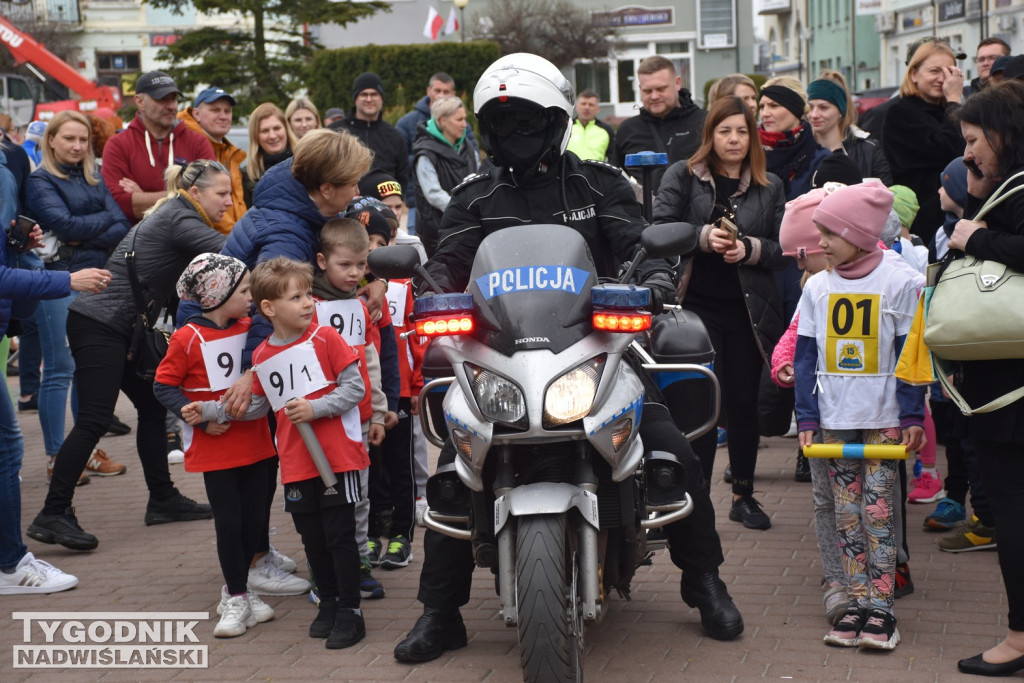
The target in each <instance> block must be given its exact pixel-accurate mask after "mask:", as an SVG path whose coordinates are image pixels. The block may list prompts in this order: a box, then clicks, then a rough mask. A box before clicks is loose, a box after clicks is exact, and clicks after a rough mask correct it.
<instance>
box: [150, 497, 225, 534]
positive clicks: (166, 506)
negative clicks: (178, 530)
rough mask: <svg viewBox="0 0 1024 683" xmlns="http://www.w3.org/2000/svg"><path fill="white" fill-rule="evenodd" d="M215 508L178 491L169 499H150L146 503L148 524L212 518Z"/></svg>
mask: <svg viewBox="0 0 1024 683" xmlns="http://www.w3.org/2000/svg"><path fill="white" fill-rule="evenodd" d="M211 517H213V510H212V509H210V506H209V505H204V504H202V503H197V502H195V501H194V500H192V499H191V498H189V497H187V496H183V495H181V494H180V493H178V492H177V491H175V493H174V495H173V496H171V497H170V498H168V499H167V500H154V499H153V498H150V499H149V504H148V505H146V526H153V525H154V524H169V523H170V522H190V521H192V520H196V519H210V518H211Z"/></svg>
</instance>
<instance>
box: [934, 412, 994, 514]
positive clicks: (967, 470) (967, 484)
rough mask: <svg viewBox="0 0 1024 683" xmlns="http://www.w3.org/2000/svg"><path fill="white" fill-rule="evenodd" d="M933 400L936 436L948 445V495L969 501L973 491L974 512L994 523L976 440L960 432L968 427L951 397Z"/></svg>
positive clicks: (955, 498)
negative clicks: (962, 422) (979, 462)
mask: <svg viewBox="0 0 1024 683" xmlns="http://www.w3.org/2000/svg"><path fill="white" fill-rule="evenodd" d="M930 404H931V408H932V419H934V420H935V432H936V438H937V440H938V442H939V443H941V444H944V445H945V446H946V479H945V482H944V484H945V488H946V495H947V496H948V497H949V498H952V499H953V500H955V501H956V502H958V503H960V504H961V505H967V492H968V491H970V493H971V507H972V508H974V514H976V515H977V516H978V519H979V520H981V523H982V524H984V525H985V526H987V527H994V526H995V524H996V523H995V520H994V519H993V517H992V508H991V507H990V506H989V503H988V496H986V495H985V484H984V483H983V482H982V480H981V472H980V471H979V469H978V453H977V450H976V448H975V445H974V441H972V440H971V439H965V438H962V437H960V436H958V434H959V433H960V432H961V431H964V430H965V428H964V427H963V426H962V425H961V424H960V423H961V421H963V420H965V419H966V418H965V417H964V416H963V415H962V414H961V413H960V411H959V409H957V407H956V406H955V405H954V404H953V403H952V402H951V401H930Z"/></svg>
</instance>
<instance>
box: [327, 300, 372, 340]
mask: <svg viewBox="0 0 1024 683" xmlns="http://www.w3.org/2000/svg"><path fill="white" fill-rule="evenodd" d="M316 319H317V321H318V322H319V323H320V324H321V325H328V326H330V327H333V328H334V331H335V332H337V333H338V334H340V335H341V338H342V339H344V340H345V341H346V342H347V343H348V345H349V346H363V345H364V344H366V313H365V312H364V309H363V303H362V302H361V301H360V300H359V299H339V300H337V301H317V302H316Z"/></svg>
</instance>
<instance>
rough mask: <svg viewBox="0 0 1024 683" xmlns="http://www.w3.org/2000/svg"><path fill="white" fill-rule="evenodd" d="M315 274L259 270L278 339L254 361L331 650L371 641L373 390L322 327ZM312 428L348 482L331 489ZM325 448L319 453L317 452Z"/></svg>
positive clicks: (272, 263) (269, 267)
mask: <svg viewBox="0 0 1024 683" xmlns="http://www.w3.org/2000/svg"><path fill="white" fill-rule="evenodd" d="M312 283H313V269H312V267H311V266H310V265H309V264H306V263H299V262H297V261H292V260H290V259H288V258H285V257H278V258H274V259H271V260H269V261H265V262H263V263H261V264H259V265H258V266H256V268H255V269H254V270H253V276H252V294H253V301H255V302H256V304H257V305H258V306H259V309H260V312H261V313H262V314H263V316H264V317H266V318H267V319H268V320H270V322H271V323H272V324H273V326H274V333H273V334H272V335H271V336H270V337H269V338H268V339H267V340H266V341H265V342H263V343H262V344H260V346H259V347H258V348H257V349H256V351H254V352H253V375H254V377H253V386H252V393H253V402H254V403H256V404H261V403H263V402H264V401H268V402H269V403H270V406H271V409H273V410H274V412H275V414H276V415H277V447H278V454H279V456H280V460H281V482H282V484H284V490H285V510H286V511H287V512H289V513H291V515H292V521H293V522H294V524H295V529H296V531H298V532H299V535H300V536H301V537H302V545H303V547H304V548H305V551H306V560H307V562H308V563H309V567H310V571H311V572H312V574H313V576H314V577H316V581H317V585H318V588H319V593H320V605H319V612H318V614H317V617H316V619H315V620H314V621H313V623H312V624H311V625H310V627H309V635H310V637H311V638H326V639H327V647H328V649H341V648H346V647H351V646H352V645H355V644H356V643H358V642H359V641H361V640H362V639H363V638H364V637H365V636H366V626H365V623H364V621H363V614H362V611H361V610H360V609H359V579H360V573H359V570H360V563H359V551H358V548H357V544H356V523H355V504H356V502H358V501H360V500H362V499H363V497H364V496H365V491H363V487H362V485H361V483H360V477H359V471H360V470H362V469H365V468H366V467H367V466H368V465H369V459H368V458H367V455H366V448H365V446H364V445H363V435H362V427H361V425H360V419H359V403H360V401H362V399H363V396H364V395H365V393H366V386H365V384H364V383H363V378H362V376H361V374H360V371H359V358H358V356H357V355H356V353H355V351H353V350H352V347H351V346H349V345H348V344H347V343H346V342H345V340H344V339H342V338H341V336H340V335H338V334H337V332H335V331H334V330H333V329H331V328H329V327H321V326H320V325H318V324H317V323H315V322H314V321H313V315H314V312H315V304H314V301H313V292H312ZM306 424H309V425H310V427H311V428H312V432H313V434H314V435H315V439H316V441H318V442H319V447H320V448H321V449H322V452H323V455H324V456H325V458H326V463H325V465H324V467H326V468H329V469H330V470H331V471H332V472H334V473H335V475H336V477H337V479H338V483H337V484H336V485H334V486H327V485H326V484H325V482H324V480H323V479H322V476H321V474H320V470H319V469H318V467H317V465H316V463H315V461H314V459H313V455H312V453H311V451H310V450H309V448H308V447H307V444H306V442H305V441H304V439H303V435H302V433H301V432H300V429H299V427H300V426H302V425H306ZM313 446H316V444H313Z"/></svg>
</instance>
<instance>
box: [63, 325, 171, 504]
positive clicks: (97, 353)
mask: <svg viewBox="0 0 1024 683" xmlns="http://www.w3.org/2000/svg"><path fill="white" fill-rule="evenodd" d="M67 333H68V343H69V344H70V346H71V354H72V355H73V356H74V358H75V381H76V382H77V383H78V418H77V419H76V420H75V426H74V428H72V430H71V433H70V434H68V436H67V438H66V439H64V443H63V444H62V445H61V447H60V451H58V453H57V459H56V461H55V462H54V466H53V479H52V481H51V482H50V489H49V492H48V493H47V494H46V503H45V504H44V506H43V512H44V513H45V514H48V515H57V514H63V513H64V511H65V510H66V509H67V508H68V507H70V506H71V499H72V498H73V497H74V494H75V485H76V484H77V483H78V477H79V476H80V475H81V474H82V471H83V470H84V469H85V464H86V463H87V462H89V456H91V455H92V451H93V449H94V448H96V444H97V443H99V440H100V437H102V436H103V435H104V434H105V433H106V432H107V428H108V427H109V426H110V422H111V420H112V419H113V417H114V406H115V404H116V403H117V396H118V392H120V391H123V392H124V393H125V395H126V396H127V397H128V398H129V399H130V400H131V402H132V404H133V405H134V406H135V409H136V410H137V411H138V414H139V425H138V428H137V429H136V431H135V445H136V448H137V449H138V451H139V461H140V462H141V463H142V473H143V475H144V476H145V478H146V486H147V487H148V488H149V495H150V498H153V499H156V500H166V499H168V498H170V497H172V496H174V495H175V493H177V490H176V489H175V488H174V484H173V483H172V482H171V475H170V472H169V470H168V469H167V436H166V434H165V432H164V418H165V416H166V415H167V411H166V409H165V408H164V407H163V405H162V404H161V403H160V401H158V400H157V399H156V396H154V395H153V382H152V381H149V382H146V381H143V380H142V379H139V377H137V376H136V375H135V367H134V364H133V363H131V362H129V361H127V360H125V357H126V356H127V353H128V346H129V340H127V339H125V338H123V337H121V336H120V335H119V334H118V333H117V332H116V331H114V330H113V329H111V328H109V327H107V326H105V325H103V324H101V323H98V322H96V321H95V320H93V319H91V318H87V317H85V316H83V315H81V314H79V313H76V312H75V311H69V312H68V323H67Z"/></svg>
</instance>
